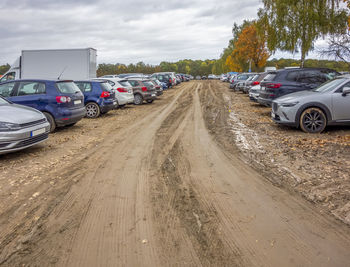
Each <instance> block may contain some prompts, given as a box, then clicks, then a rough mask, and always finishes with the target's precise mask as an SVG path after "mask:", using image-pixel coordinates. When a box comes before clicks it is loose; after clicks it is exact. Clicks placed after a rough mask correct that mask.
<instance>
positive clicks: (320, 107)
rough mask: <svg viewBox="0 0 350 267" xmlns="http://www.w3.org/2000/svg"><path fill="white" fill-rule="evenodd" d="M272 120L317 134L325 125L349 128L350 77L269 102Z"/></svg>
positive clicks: (337, 79)
mask: <svg viewBox="0 0 350 267" xmlns="http://www.w3.org/2000/svg"><path fill="white" fill-rule="evenodd" d="M271 116H272V119H273V120H274V121H275V122H277V123H279V124H285V125H290V126H294V127H300V128H301V129H302V130H303V131H304V132H307V133H320V132H322V131H323V130H324V129H325V128H326V126H327V125H350V76H349V75H348V76H340V77H338V78H336V79H335V80H331V81H328V82H326V83H324V84H322V85H321V86H319V87H318V88H316V89H314V90H312V91H301V92H297V93H292V94H288V95H285V96H282V97H279V98H277V99H276V100H274V101H273V102H272V113H271Z"/></svg>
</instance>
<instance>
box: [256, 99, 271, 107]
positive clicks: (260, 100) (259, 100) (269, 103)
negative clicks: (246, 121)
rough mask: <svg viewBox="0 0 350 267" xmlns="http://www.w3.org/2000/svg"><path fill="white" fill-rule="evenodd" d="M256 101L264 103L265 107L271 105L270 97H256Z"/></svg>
mask: <svg viewBox="0 0 350 267" xmlns="http://www.w3.org/2000/svg"><path fill="white" fill-rule="evenodd" d="M258 102H259V103H260V104H261V105H264V106H267V107H271V105H272V99H265V98H261V97H258Z"/></svg>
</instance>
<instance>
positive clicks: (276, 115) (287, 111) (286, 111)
mask: <svg viewBox="0 0 350 267" xmlns="http://www.w3.org/2000/svg"><path fill="white" fill-rule="evenodd" d="M296 110H297V107H296V108H295V107H281V106H278V105H277V104H276V103H274V102H273V103H272V111H271V119H272V120H273V121H274V122H276V123H278V124H283V125H288V126H294V127H298V122H297V121H296V112H295V111H296Z"/></svg>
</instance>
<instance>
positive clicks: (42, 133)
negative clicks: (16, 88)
mask: <svg viewBox="0 0 350 267" xmlns="http://www.w3.org/2000/svg"><path fill="white" fill-rule="evenodd" d="M49 132H50V124H49V123H48V121H47V119H46V117H45V115H44V114H43V113H41V112H40V111H39V110H36V109H33V108H30V107H27V106H22V105H17V104H13V103H10V102H9V101H7V100H5V99H4V98H2V97H0V154H5V153H9V152H14V151H18V150H21V149H25V148H27V147H30V146H33V145H36V144H39V143H41V142H43V141H45V140H46V139H47V138H48V134H49Z"/></svg>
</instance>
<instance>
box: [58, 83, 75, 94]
mask: <svg viewBox="0 0 350 267" xmlns="http://www.w3.org/2000/svg"><path fill="white" fill-rule="evenodd" d="M56 84H57V88H58V90H59V91H60V92H61V93H63V94H75V93H76V92H79V91H80V89H79V87H78V86H77V85H76V84H75V83H74V82H57V83H56Z"/></svg>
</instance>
